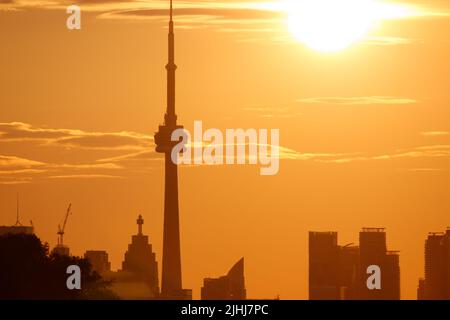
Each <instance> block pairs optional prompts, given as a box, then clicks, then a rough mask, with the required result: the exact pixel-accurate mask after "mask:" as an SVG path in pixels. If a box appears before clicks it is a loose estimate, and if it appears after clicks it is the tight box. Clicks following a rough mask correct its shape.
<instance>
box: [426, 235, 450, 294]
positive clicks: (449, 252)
mask: <svg viewBox="0 0 450 320" xmlns="http://www.w3.org/2000/svg"><path fill="white" fill-rule="evenodd" d="M420 289H421V292H420V298H421V299H425V300H450V228H448V229H447V230H446V232H432V233H429V234H428V237H427V240H426V241H425V279H424V280H423V281H422V283H421V288H420Z"/></svg>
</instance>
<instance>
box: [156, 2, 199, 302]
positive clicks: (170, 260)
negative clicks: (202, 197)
mask: <svg viewBox="0 0 450 320" xmlns="http://www.w3.org/2000/svg"><path fill="white" fill-rule="evenodd" d="M172 13H173V10H172V0H170V20H169V36H168V40H169V41H168V42H169V46H168V49H169V61H168V63H167V65H166V70H167V110H166V114H165V115H164V124H163V125H160V126H159V130H158V132H156V133H155V143H156V152H159V153H164V158H165V189H164V235H163V260H162V277H161V278H162V283H161V298H162V299H168V300H190V299H192V290H188V289H183V287H182V280H181V250H180V214H179V208H178V168H177V165H176V164H175V163H174V162H173V161H172V159H171V151H172V148H173V147H174V146H175V145H176V144H177V143H178V141H175V142H174V141H171V135H172V132H173V131H174V130H176V129H180V128H183V126H180V125H177V115H176V114H175V71H176V69H177V66H176V65H175V36H174V32H173V19H172Z"/></svg>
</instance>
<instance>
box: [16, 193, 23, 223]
mask: <svg viewBox="0 0 450 320" xmlns="http://www.w3.org/2000/svg"><path fill="white" fill-rule="evenodd" d="M21 225H22V224H21V223H20V221H19V193H17V203H16V224H15V226H21Z"/></svg>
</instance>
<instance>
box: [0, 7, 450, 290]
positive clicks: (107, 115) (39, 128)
mask: <svg viewBox="0 0 450 320" xmlns="http://www.w3.org/2000/svg"><path fill="white" fill-rule="evenodd" d="M277 2H279V1H276V0H273V1H265V4H264V5H263V6H261V3H259V2H258V1H246V2H245V3H244V2H240V1H223V2H221V1H201V2H200V1H184V2H181V1H180V2H179V3H177V2H175V4H176V8H177V10H178V11H175V20H176V63H177V65H178V70H177V113H178V119H179V122H180V123H182V124H183V125H185V127H187V128H188V129H192V128H193V122H194V120H202V121H203V125H204V127H205V128H211V127H214V128H220V129H225V128H240V127H242V128H268V129H270V128H279V129H280V143H281V146H282V147H283V148H285V149H283V152H282V160H281V163H280V172H279V173H278V175H275V176H260V174H259V167H258V166H195V167H182V168H181V169H180V174H179V186H180V214H181V228H182V229H181V233H182V234H181V236H182V261H183V283H184V287H186V288H193V289H194V297H197V298H198V297H199V289H200V286H201V284H202V279H203V278H204V277H206V276H219V275H222V274H224V273H225V272H226V271H227V270H228V269H229V268H230V267H231V266H232V265H233V264H234V262H236V261H237V260H238V259H239V258H240V257H241V256H245V258H246V260H245V261H246V281H247V291H248V296H249V297H251V298H272V297H275V296H276V295H277V294H280V296H281V298H282V299H283V298H284V299H306V298H307V289H308V285H307V264H308V256H307V232H308V231H310V230H317V231H319V230H336V231H338V232H339V242H340V243H342V244H345V243H348V242H357V240H358V232H359V230H360V228H361V227H363V226H383V227H386V228H387V233H388V234H387V237H388V247H389V248H390V249H397V250H400V251H401V253H400V254H401V255H400V262H401V280H402V298H404V299H414V298H415V297H416V286H417V281H418V277H419V276H423V245H424V240H425V237H426V234H427V232H429V231H442V230H444V229H445V228H446V227H447V226H448V225H450V223H449V220H448V214H449V212H450V197H449V192H448V190H449V183H450V171H449V170H450V161H449V158H450V121H449V119H450V109H449V105H450V91H449V83H450V59H449V56H450V41H449V39H450V15H449V12H450V5H449V3H448V1H438V0H436V1H433V0H431V1H406V0H404V1H395V4H398V5H411V6H414V8H416V11H414V12H415V13H414V14H412V15H410V16H405V17H393V18H389V19H384V20H382V21H380V22H379V23H378V24H377V26H376V27H375V28H373V30H371V31H370V33H368V34H367V35H366V36H365V37H364V38H363V39H362V40H361V41H359V42H357V43H354V44H353V45H351V46H350V47H349V48H346V49H344V50H341V51H338V52H334V53H321V52H317V51H315V50H313V49H311V48H309V47H308V46H307V45H305V44H304V43H301V42H299V41H297V40H296V38H294V36H293V34H292V33H291V32H290V30H289V28H288V26H287V24H286V13H285V12H282V11H281V12H280V11H278V10H276V9H271V8H272V7H271V6H270V4H272V5H273V4H276V3H277ZM384 2H389V3H394V1H384ZM67 3H68V2H66V1H62V0H48V1H42V3H41V4H40V5H39V6H38V5H36V1H27V0H20V1H19V0H17V1H15V2H14V1H8V0H6V1H5V0H3V1H0V39H1V40H2V48H1V50H0V70H1V73H0V86H1V88H2V90H1V94H0V106H1V109H0V110H1V111H0V212H1V215H0V225H3V224H13V223H14V221H15V196H16V193H17V192H19V193H20V197H21V215H22V220H23V222H28V220H30V219H32V220H33V222H34V225H35V227H36V232H37V234H38V235H39V236H40V237H41V238H42V239H43V240H44V241H48V242H49V244H50V245H51V246H53V245H54V244H55V242H56V239H57V236H56V231H57V225H58V223H59V222H60V220H61V219H62V217H63V215H64V213H65V209H66V206H67V204H68V203H69V202H72V203H73V212H74V214H73V216H71V218H70V219H71V220H70V221H69V223H68V227H67V233H66V235H65V241H66V243H67V244H68V245H69V246H70V248H71V250H72V252H73V253H74V254H79V255H81V254H82V253H83V252H84V251H85V250H87V249H105V250H107V251H108V252H109V254H110V259H111V261H112V264H113V268H114V269H116V268H119V267H120V264H121V261H122V259H123V254H124V252H125V250H126V248H127V245H128V243H129V242H130V240H131V234H134V233H136V225H135V220H136V217H137V215H138V214H139V213H141V214H142V215H143V216H144V219H145V224H144V233H146V234H148V235H150V239H151V242H152V244H153V245H154V248H155V251H156V254H157V260H158V263H161V253H162V252H161V251H162V243H161V239H162V218H163V183H164V181H163V163H162V162H161V159H160V157H159V156H158V155H156V154H155V153H154V146H153V133H154V131H156V130H157V126H158V124H160V123H161V122H162V121H163V114H164V111H165V94H166V93H165V85H166V79H165V76H166V74H165V69H164V65H165V63H166V61H167V57H166V56H167V52H166V51H167V46H166V41H167V38H166V36H167V35H166V34H167V29H166V17H165V15H166V13H167V12H166V11H164V8H165V7H166V2H165V1H152V0H145V1H144V0H142V1H123V2H121V3H117V1H107V0H105V1H88V0H83V1H79V3H80V4H81V8H82V10H83V11H82V29H81V30H72V31H70V30H68V29H67V28H66V26H65V20H66V18H67V16H68V15H67V14H66V12H65V7H66V5H67ZM70 3H73V2H72V1H70ZM92 3H95V4H94V5H92ZM267 3H269V5H267ZM258 8H259V9H258ZM274 10H275V11H274ZM160 268H161V266H160Z"/></svg>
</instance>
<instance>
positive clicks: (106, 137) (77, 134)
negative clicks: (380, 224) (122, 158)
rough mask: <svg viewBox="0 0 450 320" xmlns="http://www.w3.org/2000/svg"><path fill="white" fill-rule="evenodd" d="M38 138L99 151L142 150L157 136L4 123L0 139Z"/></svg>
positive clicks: (47, 141)
mask: <svg viewBox="0 0 450 320" xmlns="http://www.w3.org/2000/svg"><path fill="white" fill-rule="evenodd" d="M12 141H13V142H20V141H38V142H40V143H42V144H44V145H54V146H62V147H65V148H83V149H99V150H142V149H144V148H147V147H149V146H151V145H152V143H153V137H152V136H148V135H144V134H140V133H136V132H129V131H121V132H88V131H84V130H77V129H52V128H42V127H34V126H32V125H30V124H28V123H23V122H9V123H0V142H2V143H4V142H12Z"/></svg>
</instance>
